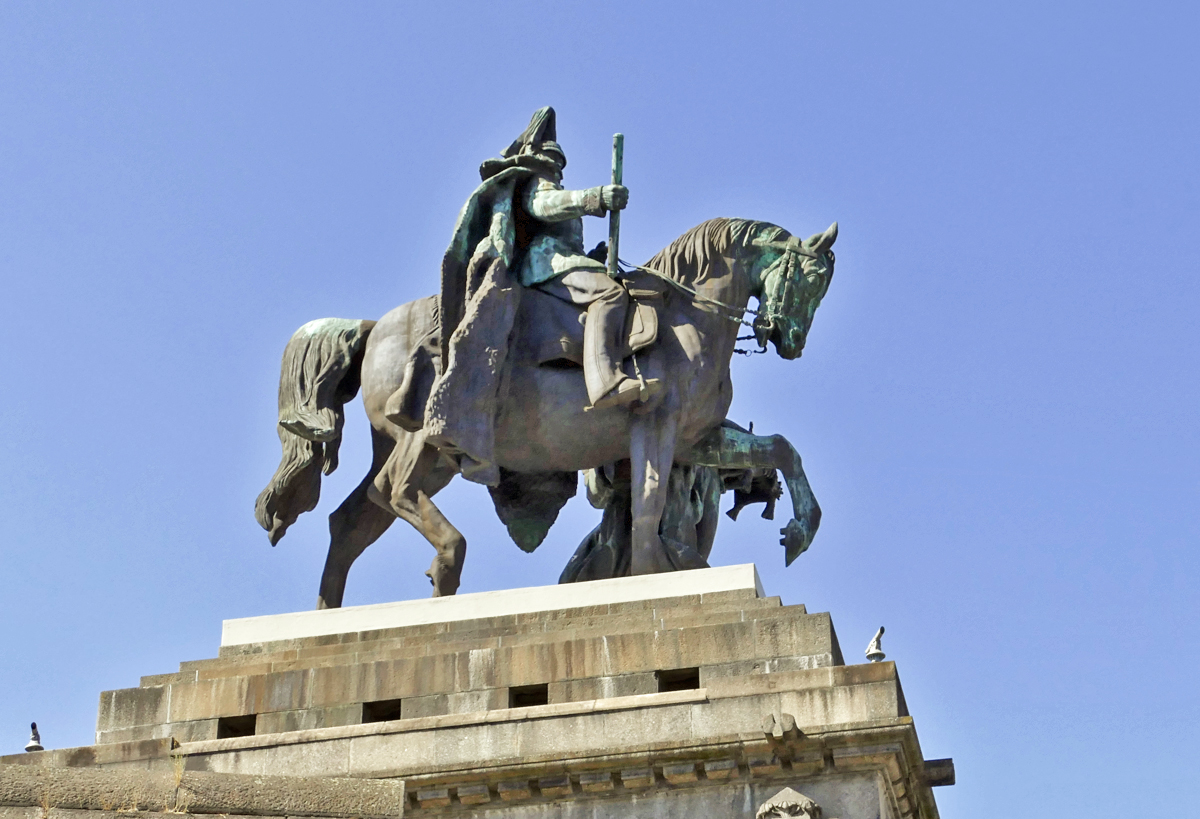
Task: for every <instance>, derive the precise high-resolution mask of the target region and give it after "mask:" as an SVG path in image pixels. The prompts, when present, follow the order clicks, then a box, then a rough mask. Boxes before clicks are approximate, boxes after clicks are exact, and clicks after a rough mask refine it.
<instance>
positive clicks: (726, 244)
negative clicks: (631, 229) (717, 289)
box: [646, 217, 788, 285]
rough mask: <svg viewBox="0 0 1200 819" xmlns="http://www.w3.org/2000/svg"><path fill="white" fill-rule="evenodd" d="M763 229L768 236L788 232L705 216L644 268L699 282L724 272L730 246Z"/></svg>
mask: <svg viewBox="0 0 1200 819" xmlns="http://www.w3.org/2000/svg"><path fill="white" fill-rule="evenodd" d="M765 231H769V232H771V233H770V235H769V238H771V239H777V238H779V236H780V235H782V236H787V235H788V233H787V231H786V230H784V229H783V228H781V227H779V226H778V225H773V224H771V223H770V222H762V221H759V220H757V219H734V218H729V217H718V218H716V219H709V220H708V221H706V222H701V223H700V224H698V225H696V226H695V227H694V228H691V229H690V230H688V231H686V232H685V233H684V234H683V235H682V236H680V237H679V238H678V239H676V240H675V241H673V242H671V244H669V245H667V246H666V247H665V248H663V249H662V250H660V251H659V252H658V254H657V255H655V257H654V258H653V259H651V260H650V261H649V262H647V263H646V267H648V268H650V269H651V270H656V271H658V272H660V273H663V274H665V275H667V276H670V277H671V278H672V279H675V280H676V281H679V282H687V283H691V284H694V285H699V284H702V283H703V282H704V281H705V280H707V279H709V278H712V277H714V276H719V275H723V274H724V272H725V263H724V257H725V256H726V254H727V253H728V252H729V250H730V249H731V248H732V247H734V246H735V245H737V246H744V245H745V244H747V243H748V242H749V241H750V240H751V239H754V238H755V237H758V236H759V235H760V234H761V233H763V232H765Z"/></svg>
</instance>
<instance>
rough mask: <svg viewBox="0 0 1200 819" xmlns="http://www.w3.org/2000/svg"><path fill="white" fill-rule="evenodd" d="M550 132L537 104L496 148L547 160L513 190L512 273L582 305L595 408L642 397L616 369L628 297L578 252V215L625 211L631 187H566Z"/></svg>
mask: <svg viewBox="0 0 1200 819" xmlns="http://www.w3.org/2000/svg"><path fill="white" fill-rule="evenodd" d="M556 137H557V134H556V129H555V116H554V109H553V108H550V107H546V108H541V109H539V110H538V111H537V112H536V113H534V115H533V119H532V121H531V122H530V123H529V127H528V128H526V129H525V131H524V133H522V134H521V136H519V137H517V139H516V141H514V142H513V143H512V145H510V146H509V147H508V148H507V149H505V150H504V151H503V153H502V155H503V156H504V157H505V158H508V157H514V156H518V155H521V154H531V155H534V156H538V157H541V158H543V159H546V160H549V163H548V164H547V165H545V166H540V167H544V168H545V169H544V170H539V171H538V172H537V173H536V174H535V175H534V176H532V177H531V178H530V179H529V180H528V181H527V182H526V183H525V184H524V186H523V187H522V188H520V189H518V191H517V196H516V202H514V211H515V218H516V221H517V225H518V228H517V236H518V245H520V246H522V249H523V254H524V255H523V258H522V259H521V261H520V264H519V265H518V268H517V270H516V275H517V278H518V280H519V281H520V282H521V284H522V285H524V286H525V287H537V288H538V289H540V290H542V291H543V292H545V293H549V294H550V295H552V296H555V297H557V298H560V299H562V300H564V301H568V302H571V303H572V304H577V305H580V306H585V305H586V307H587V321H586V322H585V324H584V332H583V361H584V364H583V378H584V383H585V384H586V385H587V392H588V398H589V399H590V400H591V402H592V406H593V407H597V408H601V407H610V406H620V405H627V404H632V403H634V402H636V401H638V400H639V398H640V397H642V396H641V393H642V389H643V384H642V382H640V381H639V380H637V379H634V378H631V377H629V376H628V375H626V374H625V373H624V372H622V371H621V359H620V357H619V352H618V351H619V349H620V347H621V345H622V342H623V339H622V338H621V334H622V332H623V331H624V329H625V317H626V312H627V310H628V307H629V295H628V293H627V292H626V290H625V288H624V286H622V284H621V283H620V282H618V281H615V280H614V279H612V278H610V277H609V275H608V272H607V268H606V266H605V264H604V262H602V261H598V260H597V259H595V258H592V257H590V256H588V255H587V254H586V253H585V252H584V246H583V219H582V217H583V216H604V215H605V214H606V213H607V212H608V211H613V210H622V209H624V207H625V205H626V204H627V203H628V201H629V191H628V189H626V188H625V187H623V186H621V185H603V186H601V187H595V188H588V189H587V190H583V191H569V190H565V189H564V188H563V186H562V171H563V168H565V167H566V164H567V157H566V154H564V153H563V149H562V147H561V146H560V145H559V144H558V143H557V142H556V141H555V139H556ZM592 252H593V254H595V253H596V251H592ZM646 386H648V387H650V388H652V389H653V388H657V387H658V384H657V382H656V381H651V382H646Z"/></svg>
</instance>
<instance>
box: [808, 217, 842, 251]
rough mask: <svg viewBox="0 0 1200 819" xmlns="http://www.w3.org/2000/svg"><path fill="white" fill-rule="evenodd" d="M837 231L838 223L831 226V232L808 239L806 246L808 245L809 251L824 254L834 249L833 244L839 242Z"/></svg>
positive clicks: (817, 234) (815, 234)
mask: <svg viewBox="0 0 1200 819" xmlns="http://www.w3.org/2000/svg"><path fill="white" fill-rule="evenodd" d="M837 230H838V228H837V222H834V223H833V224H832V225H830V226H829V230H827V231H825V232H824V233H814V234H813V235H812V236H810V237H808V241H807V242H805V243H804V244H806V245H808V247H809V249H810V250H812V251H814V252H816V253H824V252H825V251H826V250H829V248H831V247H833V243H834V242H836V241H837Z"/></svg>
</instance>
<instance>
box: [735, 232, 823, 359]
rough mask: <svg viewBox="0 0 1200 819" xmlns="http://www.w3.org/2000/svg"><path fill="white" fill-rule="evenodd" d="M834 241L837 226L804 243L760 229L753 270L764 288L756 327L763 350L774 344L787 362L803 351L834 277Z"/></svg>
mask: <svg viewBox="0 0 1200 819" xmlns="http://www.w3.org/2000/svg"><path fill="white" fill-rule="evenodd" d="M836 239H837V222H834V223H833V224H832V225H830V226H829V229H828V230H826V231H825V232H824V233H817V234H814V235H813V236H810V237H809V238H808V239H805V240H804V241H800V239H798V238H797V237H795V236H789V235H788V234H787V232H786V231H784V230H783V229H782V228H777V227H774V226H771V227H770V228H765V229H764V230H761V231H759V232H758V235H757V236H755V237H754V238H753V239H752V240H751V242H750V248H752V249H757V251H758V253H759V256H758V258H757V259H756V262H757V264H756V265H755V267H756V269H757V270H758V271H760V272H759V274H758V277H757V278H758V281H759V283H760V286H761V289H760V290H759V291H758V293H757V295H758V299H759V314H758V320H757V321H756V322H755V326H754V335H755V337H756V338H757V339H758V343H759V346H762V347H765V346H767V341H768V340H770V341H772V342H774V344H775V350H776V351H777V352H778V353H779V355H780V356H781V357H783V358H786V359H789V360H791V359H793V358H799V357H800V354H801V353H802V352H804V342H805V339H806V338H807V337H808V328H809V327H811V326H812V320H813V314H814V313H816V311H817V306H818V305H819V304H820V303H821V299H822V298H824V296H825V291H827V290H828V289H829V280H830V279H831V278H833V262H834V258H833V243H834V240H836Z"/></svg>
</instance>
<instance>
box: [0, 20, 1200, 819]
mask: <svg viewBox="0 0 1200 819" xmlns="http://www.w3.org/2000/svg"><path fill="white" fill-rule="evenodd" d="M1198 23H1200V13H1198V12H1197V11H1196V10H1195V8H1194V7H1193V6H1191V5H1189V4H1183V3H1137V4H1133V3H1095V2H1090V3H1022V2H1013V3H1003V4H1000V3H992V4H974V3H973V4H966V3H949V2H943V3H907V4H896V3H861V4H860V3H856V4H815V3H802V2H794V3H774V4H772V3H739V4H736V5H735V4H731V3H689V4H682V3H678V4H663V3H646V2H641V3H605V4H587V5H584V4H574V3H515V2H514V3H508V4H483V3H480V4H469V3H468V4H461V3H458V4H456V3H439V4H424V5H418V4H407V5H401V4H392V3H356V4H312V3H286V4H285V3H255V4H245V3H171V4H166V3H160V4H152V3H120V4H117V3H111V4H94V3H15V2H0V279H2V282H3V289H2V290H0V350H3V366H2V367H0V377H2V379H3V384H4V386H3V388H2V394H3V396H4V400H3V401H0V429H3V430H4V431H5V432H4V434H3V435H0V459H2V462H3V464H4V469H3V470H2V471H0V577H2V578H3V579H4V580H5V584H4V589H5V594H4V595H3V598H2V599H0V620H2V622H4V623H5V628H4V630H3V642H2V644H0V649H2V650H0V692H2V693H3V696H0V739H2V740H3V741H2V742H0V751H2V752H15V751H18V750H20V748H21V747H22V746H23V745H24V742H25V740H26V738H27V733H26V726H27V725H28V723H29V722H30V721H31V720H37V721H38V722H39V724H40V725H41V726H42V728H43V737H44V739H45V741H46V744H47V745H48V746H49V747H64V746H70V745H81V744H88V743H89V742H91V741H92V731H93V729H94V719H95V707H96V701H97V696H98V693H99V691H100V690H102V689H110V688H120V687H128V686H133V685H136V684H137V681H138V677H139V676H140V675H143V674H151V673H161V672H165V671H170V670H172V669H173V668H175V666H176V664H177V663H178V662H179V661H181V660H187V659H196V658H202V657H207V656H213V655H214V654H215V652H216V648H217V644H218V640H219V633H220V632H219V630H220V622H221V620H222V619H224V618H230V617H242V616H248V615H257V614H268V613H276V612H284V611H294V610H300V609H306V608H310V607H311V606H312V605H313V603H314V601H315V597H316V587H317V580H318V577H319V573H320V568H321V565H322V563H323V560H324V551H325V548H326V523H325V516H326V515H327V514H328V513H329V512H330V511H331V510H332V509H333V508H334V507H335V506H336V505H337V504H338V503H339V502H340V501H341V499H342V498H343V497H344V496H345V495H346V494H347V493H348V492H349V490H350V488H352V487H353V485H354V484H356V483H357V482H358V480H359V479H360V478H361V476H362V474H363V472H364V471H365V469H366V466H367V462H368V460H369V456H368V450H367V433H366V422H365V419H364V417H363V415H362V412H361V409H359V408H358V407H357V405H356V407H355V408H354V409H353V410H352V411H351V413H350V416H349V419H348V422H347V433H346V443H345V446H344V449H343V459H342V466H341V468H340V469H339V471H338V472H337V473H336V474H335V475H334V476H332V477H331V478H330V479H327V480H326V483H325V486H324V490H323V500H322V503H321V506H320V507H319V508H318V510H317V511H315V512H314V513H311V514H309V515H307V516H305V517H304V518H302V519H301V521H300V522H299V523H298V524H297V525H296V526H295V527H294V528H293V529H292V530H291V531H290V532H289V534H288V535H287V537H286V538H284V540H283V541H282V542H281V543H280V545H279V546H278V547H277V548H275V549H272V548H271V547H270V546H269V545H268V543H267V540H266V536H265V534H264V533H263V532H262V531H261V530H259V529H258V528H257V526H256V524H255V522H254V518H253V514H252V510H253V503H254V498H255V496H256V495H257V493H258V492H259V490H260V489H261V488H262V486H263V485H264V484H265V482H266V481H267V479H268V478H269V477H270V476H271V473H272V471H273V470H274V468H275V465H276V462H277V459H278V449H277V447H278V444H277V441H276V438H275V434H274V423H275V406H274V404H275V391H276V380H277V378H278V366H279V357H280V353H281V352H282V348H283V345H284V343H285V341H286V340H287V338H288V336H289V335H290V334H291V332H292V331H293V330H294V329H295V328H297V327H298V326H299V325H301V324H303V323H304V322H306V321H308V320H310V319H314V318H319V317H322V316H342V317H352V318H377V317H378V316H380V315H382V314H383V313H384V312H386V311H387V310H389V309H390V308H392V307H393V306H395V305H397V304H399V303H401V302H404V301H407V300H410V299H413V298H417V297H421V296H424V295H427V294H429V293H431V292H433V290H434V289H435V287H436V282H437V268H438V264H439V261H440V257H441V254H442V252H443V251H444V249H445V246H446V243H447V241H448V239H449V236H450V231H451V228H452V226H453V222H454V218H455V215H456V213H457V211H458V208H459V207H461V205H462V203H463V201H464V200H465V198H466V196H467V195H468V194H469V193H470V191H471V189H472V187H473V185H474V183H475V181H476V180H477V179H478V177H477V172H476V168H477V167H478V164H479V162H480V161H481V160H483V159H485V158H487V157H489V156H494V155H496V154H497V152H498V151H499V150H500V149H501V148H503V147H504V146H506V145H507V144H508V142H509V141H510V140H511V139H512V138H513V137H514V136H515V135H516V134H517V133H519V132H520V131H521V130H522V129H523V128H524V126H525V124H526V123H527V121H528V118H529V115H530V113H531V112H532V111H533V110H534V109H535V108H537V107H539V106H541V105H546V104H551V105H554V106H555V107H556V108H557V110H558V113H559V141H560V142H561V143H562V144H563V146H564V147H565V149H566V151H567V153H568V155H569V157H570V165H569V166H568V168H567V180H566V181H567V183H568V184H573V185H576V186H578V187H587V186H591V185H596V184H601V183H602V182H604V181H605V179H606V178H607V174H608V164H609V148H610V141H611V135H612V134H613V132H615V131H622V132H624V133H625V134H626V170H625V179H626V182H627V184H628V186H629V188H630V190H631V203H630V208H629V210H628V211H627V212H626V214H625V216H624V217H623V219H622V255H623V256H625V257H627V258H629V259H630V260H635V261H636V260H643V259H646V258H649V257H650V256H651V255H652V254H653V253H654V252H656V251H657V250H658V249H659V248H661V247H662V246H664V245H666V244H667V243H669V242H670V241H671V240H672V239H673V238H675V237H676V236H677V235H679V234H680V233H682V232H683V231H684V230H686V229H687V228H689V227H691V226H692V225H695V224H697V223H698V222H700V221H703V220H704V219H707V218H710V217H713V216H745V217H753V218H761V219H767V220H769V221H773V222H776V223H779V224H781V225H783V226H785V227H787V228H788V229H790V230H792V231H793V232H795V233H798V234H801V235H808V234H810V233H813V232H816V231H818V230H821V229H823V228H824V227H825V226H826V225H828V224H829V223H830V222H832V221H833V220H835V219H836V220H838V221H839V223H840V225H841V235H840V238H839V240H838V245H837V251H838V268H837V275H836V276H835V278H834V280H833V283H832V286H831V288H830V290H829V294H828V296H827V298H826V300H825V303H824V305H823V306H822V307H821V309H820V311H819V312H818V313H817V317H816V320H815V322H814V326H813V330H812V333H811V335H810V337H809V343H808V348H807V350H806V352H805V355H804V357H803V358H802V359H800V360H799V361H795V362H785V361H783V360H781V359H779V358H778V357H776V356H774V355H771V356H761V357H755V358H753V359H751V360H740V359H739V360H738V361H735V362H734V379H735V390H736V398H735V401H734V405H733V408H732V410H731V417H732V418H734V419H735V420H737V421H739V422H740V423H743V424H744V423H746V422H748V421H754V422H755V426H756V429H757V430H759V431H771V432H780V433H783V434H784V435H786V436H788V438H789V439H790V440H791V441H792V442H793V443H794V444H795V445H796V447H797V448H798V449H799V450H800V452H801V454H802V455H803V456H804V458H805V465H806V468H807V470H808V474H809V477H810V479H811V481H812V484H813V487H814V489H815V491H816V493H817V496H818V498H819V499H820V501H821V504H822V506H823V508H824V511H825V517H824V521H823V523H822V526H821V530H820V533H819V534H818V536H817V539H816V541H815V543H814V545H813V547H812V549H811V550H810V551H809V552H808V553H807V554H805V555H803V556H802V557H801V558H800V559H799V560H798V561H797V562H796V563H795V564H794V565H793V566H792V567H791V568H789V569H787V570H785V569H784V567H783V554H782V549H781V547H779V546H778V544H777V537H778V536H777V534H776V530H777V528H778V526H779V525H781V524H782V522H783V521H782V517H783V513H784V512H785V509H786V507H785V506H783V505H781V507H780V513H781V520H779V521H777V522H776V523H768V522H765V521H761V520H759V519H758V518H757V516H756V515H754V514H751V513H748V514H747V515H745V516H743V517H742V519H741V520H740V521H739V522H738V523H736V524H733V523H730V522H728V521H727V522H726V523H724V524H723V525H722V528H721V531H720V532H719V534H718V540H717V545H716V548H715V549H714V553H713V562H714V563H715V564H721V565H725V564H734V563H743V562H749V561H753V562H755V563H757V565H758V567H759V571H760V573H761V574H762V577H763V582H764V584H765V586H766V588H767V590H768V592H769V593H771V594H778V595H781V596H782V597H783V599H784V602H785V603H801V602H802V603H805V604H807V605H808V607H809V610H810V611H830V612H831V613H832V614H833V618H834V622H835V624H836V626H837V629H838V633H839V636H840V638H841V642H842V647H843V649H844V651H845V653H846V656H847V658H855V657H857V658H861V656H862V652H863V650H864V649H865V647H866V644H867V642H868V641H869V639H870V637H871V636H872V634H873V633H874V631H875V629H876V628H877V627H878V626H879V625H880V624H884V625H886V626H887V635H886V637H885V640H884V647H885V649H886V650H887V652H888V655H889V659H894V660H895V661H896V662H897V664H898V667H899V670H900V674H901V678H902V680H903V683H904V688H905V693H906V695H907V699H908V702H909V706H910V708H911V710H912V713H913V716H914V718H915V720H916V724H917V728H918V732H919V735H920V738H921V742H922V745H923V748H924V751H925V753H926V755H927V756H929V757H943V756H953V757H954V758H955V760H956V763H957V767H958V783H959V784H958V785H956V786H955V787H953V788H945V789H940V790H939V791H938V792H937V796H938V800H939V803H940V805H941V808H942V812H943V815H946V816H948V817H949V816H980V817H989V816H996V817H999V816H1007V815H1009V813H1010V811H1011V808H1012V805H1014V804H1015V805H1034V806H1036V809H1035V812H1036V813H1039V814H1044V815H1075V814H1079V815H1089V816H1095V817H1107V816H1113V817H1116V816H1119V815H1121V816H1123V815H1124V814H1125V812H1126V811H1127V809H1128V808H1127V805H1128V800H1129V799H1130V798H1135V799H1136V802H1137V804H1138V805H1139V810H1141V811H1143V812H1146V813H1149V814H1163V815H1182V814H1183V812H1184V811H1185V810H1188V809H1191V808H1192V807H1193V806H1194V805H1195V802H1196V798H1197V796H1198V795H1200V787H1198V786H1197V785H1196V784H1195V783H1196V781H1197V780H1196V778H1195V766H1196V763H1197V761H1198V760H1197V755H1196V751H1195V744H1194V741H1193V740H1192V734H1193V733H1194V730H1195V727H1196V725H1197V721H1198V717H1200V711H1198V706H1197V699H1196V696H1195V690H1196V688H1195V677H1196V672H1197V671H1198V668H1197V659H1196V658H1197V653H1198V652H1197V649H1198V648H1200V646H1198V642H1197V639H1196V636H1195V621H1196V619H1197V614H1198V608H1200V606H1198V593H1197V585H1198V584H1197V580H1198V579H1200V578H1198V575H1200V572H1198V567H1197V563H1198V559H1197V539H1198V535H1200V522H1198V520H1197V509H1198V507H1200V504H1198V503H1197V500H1198V495H1200V423H1198V417H1200V413H1198V412H1197V410H1198V404H1200V387H1198V385H1197V384H1198V382H1197V378H1196V374H1197V371H1198V369H1200V367H1198V365H1200V342H1198V340H1197V332H1196V329H1195V318H1194V316H1195V314H1196V311H1197V307H1200V284H1198V283H1197V276H1198V274H1200V265H1198V264H1197V261H1198V259H1200V249H1198V245H1197V243H1196V234H1197V227H1198V217H1200V184H1198V175H1197V171H1198V170H1200V159H1198V157H1200V152H1198V151H1197V150H1196V146H1197V145H1198V144H1200V95H1198V94H1197V93H1196V88H1197V79H1198V71H1197V68H1198V65H1197V63H1198V58H1197V56H1196V54H1197V52H1196V48H1195V32H1196V31H1197V24H1198ZM587 229H588V240H589V242H594V241H598V240H599V239H600V238H602V237H603V235H604V226H603V224H602V223H601V222H600V221H599V220H593V221H592V223H591V224H589V225H588V228H587ZM437 501H438V504H439V505H440V506H441V508H442V509H443V511H444V512H445V513H446V514H447V516H448V517H449V518H450V519H451V520H452V521H454V522H455V524H456V525H457V526H458V527H459V528H460V529H462V531H463V532H464V533H465V534H466V535H467V538H468V542H469V552H468V558H467V568H466V571H465V574H464V582H463V589H462V590H463V591H477V590H485V589H493V588H505V587H513V586H521V585H538V584H544V583H552V582H554V581H555V580H556V579H557V577H558V573H559V571H560V570H561V568H562V566H563V564H564V563H565V562H566V560H567V558H568V557H569V555H570V554H571V552H572V551H573V550H574V548H575V546H576V545H577V544H578V542H579V540H580V539H581V538H582V537H583V536H584V534H586V532H587V531H588V529H590V527H591V526H592V525H594V522H595V520H596V519H597V513H596V512H595V511H594V510H592V509H591V508H590V507H588V506H587V504H586V502H585V501H584V500H583V499H582V498H581V497H580V498H577V499H576V500H574V501H572V503H571V504H570V505H569V506H568V508H567V509H566V510H565V511H564V513H563V515H562V516H561V517H560V520H559V523H558V524H557V525H556V526H555V528H554V529H553V530H552V531H551V534H550V536H549V538H548V539H547V541H546V543H545V544H543V546H542V547H541V548H540V549H539V550H538V552H536V553H535V554H533V555H525V554H523V553H521V552H520V551H519V550H518V549H517V548H516V547H515V546H514V545H513V544H512V543H511V542H510V541H508V540H507V538H506V536H505V534H504V531H503V528H502V527H501V525H500V524H499V522H498V521H497V520H496V518H495V516H494V514H493V513H492V510H491V506H490V501H489V500H488V498H487V495H486V492H485V491H484V490H483V489H482V488H480V487H477V486H474V485H468V484H465V483H461V482H458V483H455V484H454V485H452V486H451V487H450V488H449V489H447V490H446V491H445V492H444V493H443V494H442V495H439V496H438V499H437ZM730 502H731V500H730V499H729V498H726V500H725V503H726V504H728V503H730ZM431 557H432V550H431V549H430V548H429V547H428V546H427V545H426V544H425V542H424V541H423V540H422V539H421V538H420V537H419V536H417V535H416V533H415V532H413V531H411V530H409V529H408V528H407V527H406V526H405V525H404V524H403V523H398V524H396V525H395V526H394V527H393V528H392V529H391V530H390V531H389V532H388V533H387V534H386V535H385V536H384V537H383V538H382V539H381V540H380V541H379V543H378V544H376V545H375V546H374V547H372V548H371V549H370V550H368V552H367V553H366V554H365V555H364V556H363V557H362V558H361V559H360V561H359V563H358V564H357V565H356V567H355V569H354V571H353V572H352V573H351V575H350V582H349V587H348V592H347V603H349V604H359V603H371V602H381V601H388V600H396V599H406V598H412V597H420V596H425V595H426V594H427V593H428V585H427V581H426V579H425V577H424V576H423V575H422V572H423V571H424V570H425V568H426V567H427V566H428V563H429V560H430V559H431ZM1118 771H1119V776H1117V775H1116V774H1117V772H1118ZM1189 781H1190V782H1192V783H1193V784H1192V785H1187V784H1186V783H1187V782H1189ZM1114 786H1115V789H1114Z"/></svg>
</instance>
